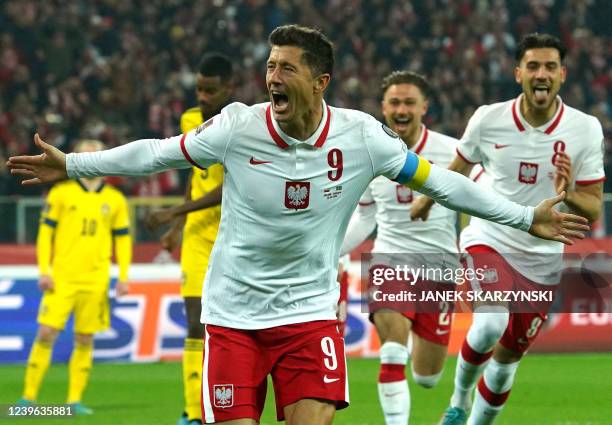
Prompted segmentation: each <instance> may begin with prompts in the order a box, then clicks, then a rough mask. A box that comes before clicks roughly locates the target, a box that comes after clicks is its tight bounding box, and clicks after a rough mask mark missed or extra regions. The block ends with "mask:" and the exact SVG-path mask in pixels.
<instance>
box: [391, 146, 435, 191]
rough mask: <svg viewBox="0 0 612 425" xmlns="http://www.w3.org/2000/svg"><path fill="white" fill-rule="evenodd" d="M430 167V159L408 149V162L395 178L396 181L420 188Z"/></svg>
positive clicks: (412, 187)
mask: <svg viewBox="0 0 612 425" xmlns="http://www.w3.org/2000/svg"><path fill="white" fill-rule="evenodd" d="M430 169H431V164H430V163H429V161H427V160H426V159H425V158H423V157H421V156H419V155H417V154H415V153H414V152H412V151H408V154H407V155H406V162H405V163H404V166H403V167H402V169H401V170H400V172H399V174H398V175H397V177H396V178H395V181H396V182H398V183H401V184H404V185H406V186H408V187H410V188H411V189H415V190H418V189H420V188H421V187H422V186H423V184H424V183H425V181H426V180H427V177H428V176H429V171H430Z"/></svg>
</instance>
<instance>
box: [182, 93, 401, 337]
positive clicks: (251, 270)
mask: <svg viewBox="0 0 612 425" xmlns="http://www.w3.org/2000/svg"><path fill="white" fill-rule="evenodd" d="M323 110H324V114H323V119H322V120H321V123H320V125H319V127H318V129H317V130H316V131H315V133H314V134H313V135H312V137H310V138H309V139H308V140H306V141H300V140H296V139H293V138H291V137H289V136H288V135H286V134H284V133H283V131H282V130H281V129H280V127H279V126H278V124H277V123H276V122H275V121H274V119H273V117H272V114H271V111H270V106H269V103H265V104H258V105H254V106H246V105H243V104H240V103H233V104H231V105H229V106H227V107H226V108H224V109H223V111H222V112H221V114H220V115H218V116H216V117H214V118H213V119H211V120H209V121H207V122H205V123H204V124H202V125H201V126H200V127H198V128H196V129H194V130H193V131H191V132H189V133H187V134H186V135H184V136H183V139H182V140H181V146H182V150H183V153H184V155H185V157H186V158H187V159H189V160H190V161H192V162H193V164H194V165H196V166H199V167H206V166H208V165H209V164H211V163H214V162H221V163H222V164H223V166H224V170H225V176H224V182H223V208H222V210H221V223H220V225H219V233H218V236H217V240H216V242H215V245H214V248H213V250H212V254H211V258H210V261H209V266H208V271H207V273H206V280H205V283H204V288H205V289H204V294H203V299H202V306H203V308H202V321H203V322H204V323H209V324H214V325H219V326H225V327H231V328H237V329H263V328H270V327H274V326H282V325H286V324H290V323H300V322H307V321H314V320H335V311H336V303H337V301H338V296H339V288H338V284H337V282H336V272H337V265H338V253H339V249H340V246H341V244H342V240H343V237H344V233H345V231H346V226H347V224H348V221H349V219H350V217H351V214H352V212H353V211H354V209H355V207H356V206H357V203H358V201H359V198H360V197H361V195H362V194H363V192H364V190H365V189H366V187H367V186H368V184H369V183H370V182H371V181H372V179H374V178H375V177H377V176H380V175H383V176H386V177H388V178H395V177H396V176H397V175H398V174H399V172H400V170H401V169H402V167H403V166H404V164H405V162H406V156H407V148H406V146H405V144H404V143H402V142H401V141H400V139H399V138H398V137H397V135H395V134H394V133H393V132H391V131H390V130H388V129H387V128H386V127H383V125H382V124H381V123H380V122H378V121H377V120H376V119H375V118H373V117H371V116H370V115H367V114H365V113H362V112H359V111H354V110H347V109H341V108H333V107H329V106H327V105H326V104H324V105H323ZM330 235H331V237H330Z"/></svg>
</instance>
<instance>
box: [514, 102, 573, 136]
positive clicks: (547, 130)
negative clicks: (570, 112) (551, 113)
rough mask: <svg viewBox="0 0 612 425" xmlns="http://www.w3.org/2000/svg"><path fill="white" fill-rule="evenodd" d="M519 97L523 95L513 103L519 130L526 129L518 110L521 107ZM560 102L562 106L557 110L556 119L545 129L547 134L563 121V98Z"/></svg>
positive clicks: (515, 121) (515, 120)
mask: <svg viewBox="0 0 612 425" xmlns="http://www.w3.org/2000/svg"><path fill="white" fill-rule="evenodd" d="M519 99H521V96H519V97H517V98H516V99H514V102H513V103H512V118H514V123H515V124H516V127H517V128H518V130H519V131H525V126H524V125H523V123H522V122H521V119H520V118H519V114H518V112H517V110H516V108H519V107H520V106H519V102H517V101H518V100H519ZM557 99H559V97H557ZM559 102H561V106H560V107H559V110H558V111H557V116H556V117H555V119H554V121H553V122H552V123H551V124H550V125H549V126H548V128H547V129H546V130H544V133H546V134H551V133H552V132H553V131H555V128H557V126H558V125H559V123H560V122H561V117H562V116H563V111H565V105H563V101H561V99H559Z"/></svg>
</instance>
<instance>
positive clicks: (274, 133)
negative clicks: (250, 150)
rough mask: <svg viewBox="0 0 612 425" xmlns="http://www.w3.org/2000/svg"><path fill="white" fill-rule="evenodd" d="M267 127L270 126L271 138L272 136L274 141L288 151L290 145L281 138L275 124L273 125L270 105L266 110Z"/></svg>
mask: <svg viewBox="0 0 612 425" xmlns="http://www.w3.org/2000/svg"><path fill="white" fill-rule="evenodd" d="M266 125H267V126H268V132H269V133H270V136H272V140H274V141H275V142H276V144H277V145H278V146H279V147H280V148H282V149H287V148H288V147H289V145H288V144H287V143H285V141H284V140H283V138H282V137H280V134H278V132H277V131H276V129H275V128H274V124H272V111H271V108H270V105H268V108H267V109H266Z"/></svg>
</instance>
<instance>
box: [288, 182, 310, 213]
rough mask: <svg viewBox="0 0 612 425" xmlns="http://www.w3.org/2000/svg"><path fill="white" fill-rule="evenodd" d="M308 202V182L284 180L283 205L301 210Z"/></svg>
mask: <svg viewBox="0 0 612 425" xmlns="http://www.w3.org/2000/svg"><path fill="white" fill-rule="evenodd" d="M309 203H310V182H285V207H287V208H289V209H292V210H303V209H306V208H308V204H309Z"/></svg>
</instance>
